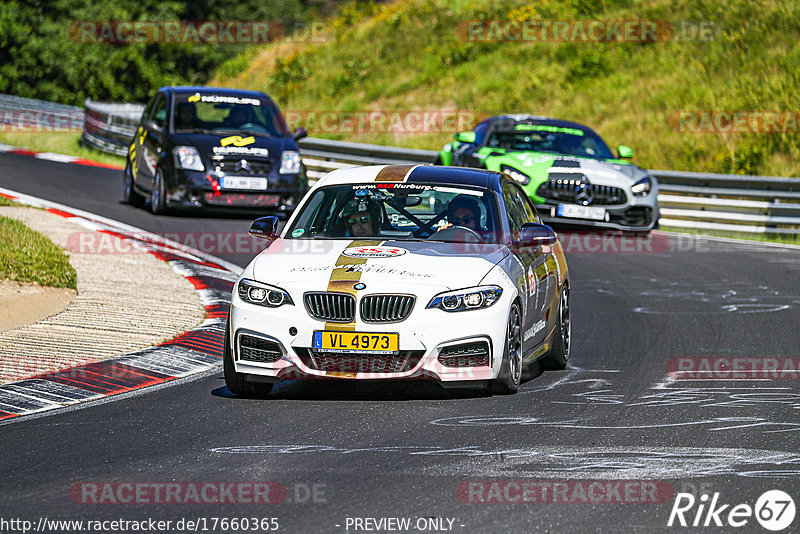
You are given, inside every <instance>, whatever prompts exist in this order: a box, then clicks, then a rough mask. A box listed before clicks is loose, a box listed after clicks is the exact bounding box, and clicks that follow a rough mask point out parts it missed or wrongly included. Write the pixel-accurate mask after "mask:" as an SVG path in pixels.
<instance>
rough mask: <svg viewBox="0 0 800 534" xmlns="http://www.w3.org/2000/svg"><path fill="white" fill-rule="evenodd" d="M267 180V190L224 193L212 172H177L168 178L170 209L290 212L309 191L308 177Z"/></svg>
mask: <svg viewBox="0 0 800 534" xmlns="http://www.w3.org/2000/svg"><path fill="white" fill-rule="evenodd" d="M170 178H171V179H170ZM267 180H268V187H267V189H266V190H243V189H222V188H221V187H220V186H219V182H218V181H217V180H216V179H215V177H214V176H213V175H211V174H209V173H208V172H205V171H187V170H183V169H174V175H173V176H172V177H168V178H167V195H166V200H167V205H168V206H169V207H171V208H184V209H204V208H239V209H243V208H244V209H248V208H249V209H268V210H274V211H282V212H290V211H292V210H294V208H295V207H296V206H297V204H298V203H299V202H300V199H301V198H303V195H305V193H306V191H308V184H307V182H306V180H305V175H304V174H299V175H298V174H293V175H288V174H287V175H281V176H279V177H273V176H270V177H267Z"/></svg>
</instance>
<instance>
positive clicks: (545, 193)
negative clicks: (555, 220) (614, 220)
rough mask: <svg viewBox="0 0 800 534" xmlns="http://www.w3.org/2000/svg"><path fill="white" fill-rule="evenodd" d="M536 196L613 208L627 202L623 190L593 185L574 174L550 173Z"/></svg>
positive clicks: (584, 178)
mask: <svg viewBox="0 0 800 534" xmlns="http://www.w3.org/2000/svg"><path fill="white" fill-rule="evenodd" d="M536 194H537V195H538V196H540V197H543V198H546V199H548V200H553V201H556V202H566V203H570V204H584V205H592V206H615V205H619V204H625V202H627V200H628V197H627V195H625V191H624V190H623V189H620V188H619V187H612V186H609V185H597V184H593V183H591V182H589V180H588V179H587V178H586V176H584V175H583V174H576V173H556V172H551V173H550V175H549V178H548V180H547V181H546V182H544V183H542V185H540V186H539V188H538V189H537V190H536Z"/></svg>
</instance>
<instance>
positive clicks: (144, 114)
mask: <svg viewBox="0 0 800 534" xmlns="http://www.w3.org/2000/svg"><path fill="white" fill-rule="evenodd" d="M157 98H158V94H156V95H154V96H153V98H151V99H150V101H149V102H148V103H147V105H146V106H145V107H144V111H143V112H142V119H141V121H142V122H144V121H146V120H147V119H148V118H150V114H151V113H152V112H153V106H155V104H156V99H157Z"/></svg>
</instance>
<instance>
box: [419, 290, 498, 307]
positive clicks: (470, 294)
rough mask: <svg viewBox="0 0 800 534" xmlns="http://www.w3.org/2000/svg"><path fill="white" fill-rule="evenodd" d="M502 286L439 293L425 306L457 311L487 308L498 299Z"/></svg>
mask: <svg viewBox="0 0 800 534" xmlns="http://www.w3.org/2000/svg"><path fill="white" fill-rule="evenodd" d="M502 294H503V288H501V287H500V286H479V287H470V288H467V289H459V290H457V291H448V292H447V293H439V294H438V295H436V296H435V297H433V298H432V299H431V301H430V302H429V303H428V305H427V306H426V308H439V309H440V310H444V311H449V312H457V311H467V310H477V309H479V308H488V307H489V306H491V305H492V304H494V303H495V302H497V301H498V300H499V299H500V295H502Z"/></svg>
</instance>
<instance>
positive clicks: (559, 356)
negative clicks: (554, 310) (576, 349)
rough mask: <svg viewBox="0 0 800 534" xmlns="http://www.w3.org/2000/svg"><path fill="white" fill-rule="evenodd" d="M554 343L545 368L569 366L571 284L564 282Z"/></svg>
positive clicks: (557, 368) (554, 368) (555, 368)
mask: <svg viewBox="0 0 800 534" xmlns="http://www.w3.org/2000/svg"><path fill="white" fill-rule="evenodd" d="M553 336H554V339H553V344H552V346H551V347H550V352H549V353H548V354H547V358H545V360H544V364H545V369H551V370H558V371H560V370H562V369H566V368H567V361H568V360H569V349H570V345H571V343H572V321H571V320H570V315H569V286H568V285H567V284H566V282H565V283H564V287H562V288H561V296H560V297H559V301H558V325H556V331H555V332H554V334H553Z"/></svg>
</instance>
